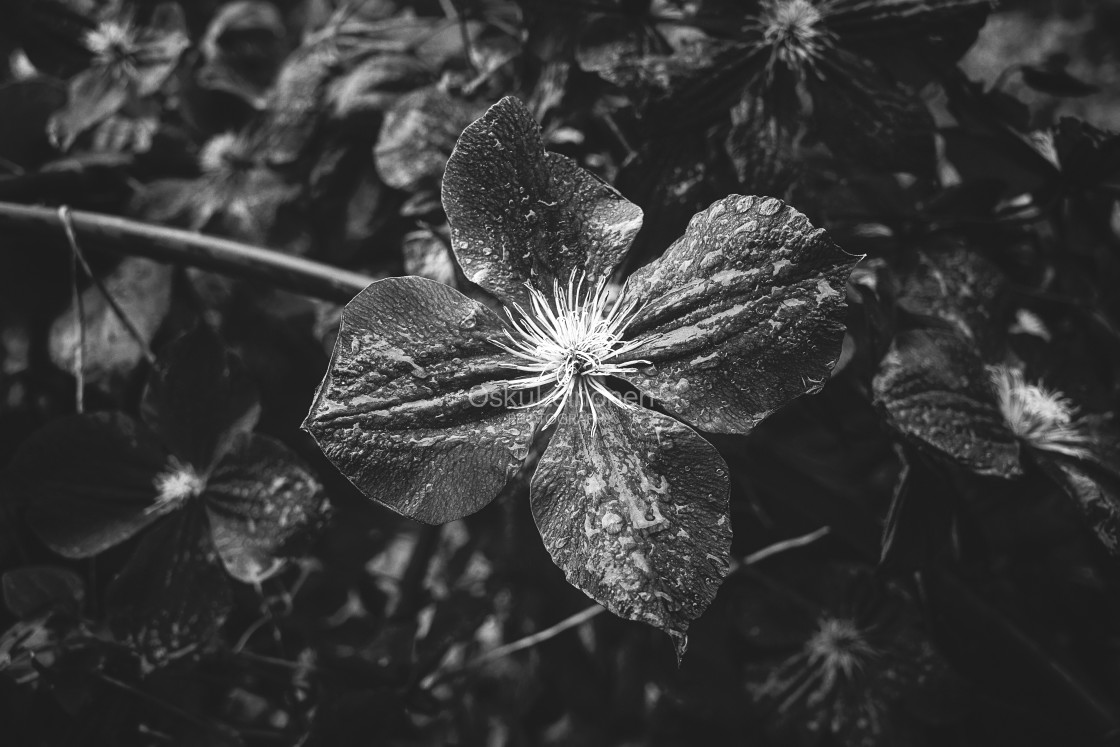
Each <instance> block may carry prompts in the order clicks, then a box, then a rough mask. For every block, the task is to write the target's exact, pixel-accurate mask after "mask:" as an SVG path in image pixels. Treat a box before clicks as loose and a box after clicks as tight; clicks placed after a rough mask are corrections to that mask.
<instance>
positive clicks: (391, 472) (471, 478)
mask: <svg viewBox="0 0 1120 747" xmlns="http://www.w3.org/2000/svg"><path fill="white" fill-rule="evenodd" d="M503 330H504V326H503V325H502V322H501V321H500V320H499V319H498V318H497V316H495V315H494V313H493V312H491V311H490V310H489V309H487V308H486V307H484V306H482V305H481V304H479V303H478V302H476V301H472V300H471V299H469V298H467V297H466V296H464V295H463V294H461V293H459V292H458V291H456V290H454V289H452V288H449V287H447V286H445V285H442V284H440V283H436V282H433V281H431V280H425V279H423V278H389V279H386V280H380V281H378V282H376V283H373V284H371V285H370V286H369V287H368V288H366V289H365V290H364V291H362V292H361V293H359V294H358V295H357V296H356V297H355V298H354V300H352V301H351V302H350V303H349V304H347V305H346V308H345V310H344V311H343V313H342V326H341V328H340V330H339V334H338V339H337V340H336V342H335V346H334V353H333V355H332V358H331V364H330V368H329V369H328V371H327V374H326V376H325V377H324V378H323V382H322V384H320V386H319V392H318V393H317V395H316V397H315V403H314V404H313V405H312V407H311V412H310V413H309V414H308V416H307V420H306V421H304V425H303V427H304V429H305V430H306V431H307V432H309V433H310V434H311V435H312V436H313V437H314V438H315V440H316V442H317V443H318V444H319V448H321V449H322V450H323V453H324V454H326V455H327V457H328V458H329V459H330V460H331V461H332V462H333V463H334V465H335V466H336V467H338V469H339V470H340V471H341V472H342V473H343V474H344V475H346V477H347V478H348V479H349V480H350V481H351V482H352V483H354V485H356V486H357V487H358V489H359V490H361V491H362V492H363V493H364V494H365V495H366V496H367V497H369V498H371V499H373V500H375V501H377V502H378V503H380V504H382V505H384V506H386V507H388V508H390V509H392V510H394V511H396V512H398V513H400V514H403V515H404V516H408V517H410V518H413V519H418V520H420V521H425V522H428V523H431V524H439V523H444V522H448V521H452V520H454V519H458V518H462V517H463V516H466V515H467V514H470V513H473V512H475V511H477V510H479V509H480V508H482V507H483V506H485V505H486V504H487V503H489V502H490V501H491V500H492V499H493V498H494V496H495V495H497V493H498V491H499V490H500V489H501V488H502V486H503V485H505V483H506V479H507V478H508V477H509V476H510V475H511V474H513V472H514V471H515V470H516V469H517V467H518V466H519V465H520V464H521V462H522V460H523V459H524V457H525V455H526V452H527V450H528V446H529V441H530V440H531V438H532V434H533V430H534V427H535V425H536V422H537V419H538V416H537V415H536V414H534V413H531V412H529V411H526V410H511V409H509V404H510V402H509V401H508V398H509V394H508V392H507V391H506V384H507V381H506V380H507V379H509V378H510V377H511V373H512V372H511V371H510V369H509V366H510V365H511V363H514V362H515V361H514V359H512V357H510V356H508V355H507V354H505V353H503V352H502V351H501V350H499V349H498V348H497V347H495V346H493V345H492V344H491V341H493V340H500V339H504V338H503V334H504V333H503Z"/></svg>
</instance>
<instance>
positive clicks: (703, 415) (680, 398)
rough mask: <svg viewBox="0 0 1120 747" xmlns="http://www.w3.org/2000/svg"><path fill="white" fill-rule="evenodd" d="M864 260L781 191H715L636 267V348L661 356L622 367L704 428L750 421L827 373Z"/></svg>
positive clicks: (734, 429)
mask: <svg viewBox="0 0 1120 747" xmlns="http://www.w3.org/2000/svg"><path fill="white" fill-rule="evenodd" d="M858 259H859V258H858V257H853V256H850V255H847V254H845V253H844V252H842V251H840V250H839V249H837V248H836V246H835V245H834V244H833V243H832V242H831V241H830V240H829V239H828V237H827V236H825V233H824V231H823V230H821V229H814V228H813V227H812V226H811V225H810V224H809V221H808V219H806V218H805V216H804V215H802V214H801V213H799V212H797V211H796V210H794V209H793V208H791V207H789V206H788V205H786V204H784V203H783V202H782V201H781V200H777V199H774V198H759V197H739V196H734V195H733V196H731V197H727V198H725V199H723V200H720V201H718V202H716V203H715V204H714V205H712V206H711V207H709V208H708V209H707V210H705V211H703V212H701V213H697V214H696V215H695V216H694V217H693V219H692V222H691V223H689V226H688V230H686V231H685V234H684V236H682V237H681V238H680V239H679V240H678V241H677V242H676V243H674V244H673V245H672V246H671V247H669V249H668V250H667V251H666V252H665V254H664V255H663V256H662V257H661V258H660V259H658V260H656V261H655V262H653V263H651V264H649V265H646V266H645V267H643V268H641V269H639V270H638V271H637V272H635V273H634V274H633V276H631V278H630V282H629V285H628V286H627V288H626V293H627V294H628V295H629V296H630V297H632V298H636V299H639V300H641V301H642V302H644V303H645V304H646V306H645V308H644V309H642V310H641V311H639V312H638V315H637V317H636V318H635V320H634V321H633V323H632V324H631V325H630V327H629V328H628V330H627V336H628V337H632V338H638V339H647V338H648V342H647V343H645V344H644V345H642V346H641V347H639V348H638V349H637V350H636V351H635V352H634V353H633V354H632V357H633V358H634V359H644V360H648V361H650V362H652V364H653V365H652V366H650V367H648V368H646V369H644V370H643V371H642V372H640V373H636V374H627V375H626V376H625V378H626V379H627V380H629V381H631V382H632V383H633V384H634V385H635V386H637V387H638V388H639V389H640V390H642V391H643V392H645V393H647V394H649V395H650V396H652V397H654V398H655V399H657V400H658V401H659V402H661V403H662V404H664V405H665V407H667V408H668V409H669V410H670V411H672V412H673V413H675V414H677V415H679V416H680V417H681V418H682V419H683V420H686V421H687V422H689V423H692V424H693V425H695V426H696V427H698V428H700V429H702V430H708V431H716V432H720V433H745V432H747V431H749V430H750V429H751V428H753V427H754V426H755V424H757V423H758V422H759V421H760V420H762V419H763V418H764V417H766V415H767V414H769V413H770V412H771V411H772V410H774V409H775V408H777V407H779V406H780V405H782V404H783V403H785V402H787V401H788V400H790V399H792V398H794V397H796V396H797V395H799V394H802V393H804V392H806V391H811V390H815V389H819V388H820V387H821V386H822V385H823V384H824V382H825V380H827V379H828V376H829V372H830V371H831V369H832V365H833V363H834V362H835V361H836V358H837V356H839V354H840V344H841V341H842V339H843V337H844V309H845V290H844V288H845V283H846V281H847V278H848V273H849V272H851V269H852V267H853V266H854V265H855V263H856V262H857V261H858Z"/></svg>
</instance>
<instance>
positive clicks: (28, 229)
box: [0, 202, 377, 303]
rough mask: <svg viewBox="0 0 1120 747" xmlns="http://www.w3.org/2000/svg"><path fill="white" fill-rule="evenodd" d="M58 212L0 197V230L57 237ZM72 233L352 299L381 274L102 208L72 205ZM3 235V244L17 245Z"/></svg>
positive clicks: (87, 240) (125, 249) (134, 251)
mask: <svg viewBox="0 0 1120 747" xmlns="http://www.w3.org/2000/svg"><path fill="white" fill-rule="evenodd" d="M59 220H60V219H59V216H58V213H57V212H56V211H55V210H54V209H53V208H45V207H29V206H26V205H16V204H13V203H8V202H0V234H3V235H11V234H22V235H24V236H28V237H31V238H34V239H37V240H40V241H42V242H44V243H47V242H57V241H58V240H59V239H60V238H61V236H60V233H59V230H58V228H59ZM71 221H72V224H73V228H74V233H75V235H76V236H78V237H79V238H80V239H81V240H82V242H83V243H84V244H85V245H86V246H94V247H96V248H98V249H101V250H104V251H109V252H112V253H114V254H118V255H125V256H137V257H148V258H149V259H154V260H157V261H160V262H168V263H172V264H179V265H188V266H192V267H200V268H203V269H207V270H213V271H215V272H219V273H222V274H224V275H229V276H231V277H238V278H246V279H253V280H264V281H267V282H269V283H271V284H273V285H275V286H277V287H279V288H284V289H286V290H290V291H295V292H296V293H302V294H304V295H308V296H314V297H316V298H322V299H325V300H328V301H336V302H339V303H344V302H346V301H349V300H350V299H351V298H353V297H354V296H355V295H357V294H358V293H359V292H361V291H362V290H363V289H365V287H366V286H367V285H369V284H370V283H372V282H373V281H374V280H376V279H377V278H373V277H370V276H368V275H362V274H360V273H356V272H350V271H349V270H343V269H339V268H337V267H331V266H329V265H324V264H322V263H320V262H314V261H311V260H307V259H302V258H300V257H293V256H291V255H288V254H282V253H280V252H276V251H272V250H270V249H262V248H260V247H255V246H250V245H249V244H242V243H240V242H237V241H230V240H228V239H220V238H216V237H213V236H204V235H202V234H199V233H193V232H191V231H182V230H179V229H176V228H165V227H163V226H156V225H152V224H149V223H141V222H139V221H134V220H128V219H127V218H118V217H116V216H111V215H103V214H100V213H87V212H84V211H73V212H72V213H71ZM17 246H19V243H18V242H13V241H5V242H3V244H2V247H0V250H2V249H3V248H9V247H11V248H14V247H17Z"/></svg>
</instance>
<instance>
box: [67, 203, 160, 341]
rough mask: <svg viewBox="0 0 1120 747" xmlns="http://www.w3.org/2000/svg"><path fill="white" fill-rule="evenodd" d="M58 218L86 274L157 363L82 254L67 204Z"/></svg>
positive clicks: (133, 336) (133, 337)
mask: <svg viewBox="0 0 1120 747" xmlns="http://www.w3.org/2000/svg"><path fill="white" fill-rule="evenodd" d="M58 219H59V220H61V221H62V228H63V230H65V231H66V240H67V241H69V242H70V251H71V252H72V253H73V255H74V256H75V257H77V259H78V262H79V263H81V265H82V271H83V272H85V274H86V276H87V277H88V278H89V279H90V280H92V281H93V284H94V285H96V286H97V290H98V291H100V292H101V296H102V298H104V299H105V302H106V303H108V304H109V308H111V309H112V310H113V313H114V314H116V315H117V318H118V319H120V320H121V324H123V325H124V326H125V329H127V330H128V333H129V334H130V335H132V339H134V340H136V344H137V345H139V346H140V352H141V354H143V356H144V360H146V361H148V363H155V362H156V357H155V356H154V355H152V350H151V348H149V347H148V341H147V340H145V339H144V335H142V334H141V333H140V330H139V328H138V327H137V326H136V325H135V324H134V323H133V321H132V319H130V318H129V316H128V314H126V313H125V310H124V309H123V308H121V305H120V304H119V303H117V299H115V298H113V294H112V293H110V292H109V289H108V288H106V287H105V282H104V281H103V280H102V279H101V278H100V277H98V276H97V275H95V274H94V272H93V269H92V268H91V267H90V266H89V262H87V261H86V257H85V255H84V254H82V249H81V247H79V246H78V239H77V238H76V237H75V236H74V226H73V225H72V224H71V221H70V208H68V207H66V206H65V205H63V206H62V207H60V208H59V209H58Z"/></svg>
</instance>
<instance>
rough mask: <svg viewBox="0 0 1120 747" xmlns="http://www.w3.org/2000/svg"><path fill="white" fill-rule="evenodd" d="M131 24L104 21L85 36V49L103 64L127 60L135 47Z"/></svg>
mask: <svg viewBox="0 0 1120 747" xmlns="http://www.w3.org/2000/svg"><path fill="white" fill-rule="evenodd" d="M135 36H136V35H135V33H134V32H133V28H132V24H130V23H118V22H116V21H105V22H104V23H101V24H100V25H98V27H97V28H96V29H94V30H92V31H90V32H88V33H87V34H86V38H85V43H86V49H88V50H89V51H90V52H92V53H93V54H94V56H95V57H97V58H98V59H99V60H101V61H102V62H105V63H111V62H121V61H126V60H128V59H129V58H130V57H131V55H132V53H133V51H134V45H135Z"/></svg>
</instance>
